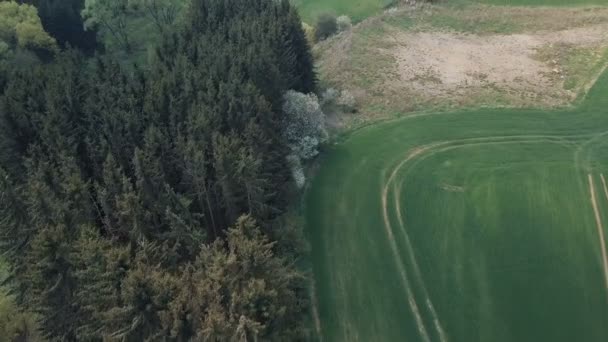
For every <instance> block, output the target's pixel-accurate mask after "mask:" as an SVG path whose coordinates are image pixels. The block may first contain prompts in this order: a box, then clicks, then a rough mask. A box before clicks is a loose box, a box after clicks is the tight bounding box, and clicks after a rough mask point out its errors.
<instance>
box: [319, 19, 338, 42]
mask: <svg viewBox="0 0 608 342" xmlns="http://www.w3.org/2000/svg"><path fill="white" fill-rule="evenodd" d="M336 32H338V23H337V21H336V17H335V16H334V15H333V14H328V13H325V14H321V15H320V16H319V18H318V19H317V24H316V25H315V38H316V40H317V41H322V40H325V39H327V38H329V37H331V36H333V35H334V34H336Z"/></svg>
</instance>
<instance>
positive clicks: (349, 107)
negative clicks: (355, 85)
mask: <svg viewBox="0 0 608 342" xmlns="http://www.w3.org/2000/svg"><path fill="white" fill-rule="evenodd" d="M336 103H337V104H338V105H339V106H341V107H342V108H343V109H344V111H348V112H354V111H355V107H356V106H357V101H356V100H355V96H354V95H353V94H352V93H351V92H350V91H348V90H342V93H341V94H340V97H339V98H338V100H337V101H336Z"/></svg>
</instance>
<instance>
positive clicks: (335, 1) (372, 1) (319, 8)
mask: <svg viewBox="0 0 608 342" xmlns="http://www.w3.org/2000/svg"><path fill="white" fill-rule="evenodd" d="M292 1H293V3H294V4H295V5H296V6H297V7H298V9H299V11H300V15H301V16H302V19H303V20H304V21H305V22H307V23H311V24H313V23H314V22H315V20H316V19H317V18H318V17H319V15H320V14H323V13H331V14H334V15H337V16H339V15H347V16H349V17H351V19H352V20H353V21H355V22H359V21H361V20H363V19H365V18H367V17H369V16H372V15H374V14H377V13H379V12H381V11H382V10H383V9H384V8H385V7H387V6H390V5H391V4H392V3H393V2H394V1H393V0H292Z"/></svg>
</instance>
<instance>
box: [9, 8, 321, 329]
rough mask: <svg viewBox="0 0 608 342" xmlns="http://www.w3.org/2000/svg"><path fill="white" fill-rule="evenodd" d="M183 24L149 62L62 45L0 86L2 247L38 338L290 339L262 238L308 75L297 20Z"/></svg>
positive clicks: (192, 17) (192, 20)
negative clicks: (296, 100) (288, 122)
mask: <svg viewBox="0 0 608 342" xmlns="http://www.w3.org/2000/svg"><path fill="white" fill-rule="evenodd" d="M98 1H100V0H98ZM89 8H90V7H89ZM183 18H184V19H183V21H182V22H181V23H180V24H179V25H177V26H171V27H170V28H168V29H167V32H164V33H163V35H162V37H163V39H162V41H161V43H160V44H159V46H158V47H157V48H155V49H154V54H153V56H152V58H151V61H150V63H149V66H148V68H147V70H146V71H143V70H141V69H139V68H137V67H133V68H124V67H122V66H121V65H120V64H119V63H118V61H116V60H115V59H113V58H112V57H97V58H94V59H88V58H87V57H85V56H84V55H83V54H81V53H79V52H77V51H66V52H63V53H59V54H58V55H57V58H56V60H55V61H53V62H52V63H49V64H45V65H42V64H40V65H37V66H35V67H32V68H28V69H26V70H14V71H12V72H11V74H10V76H9V78H8V83H7V85H6V87H5V91H4V94H3V95H2V96H1V97H0V193H1V194H2V196H0V242H1V243H0V247H1V249H2V251H3V252H4V254H5V255H6V257H7V258H8V261H9V262H10V264H11V267H12V272H13V275H14V278H15V282H16V288H17V293H18V296H17V297H18V299H19V303H20V304H21V305H23V307H24V308H26V309H27V310H30V311H32V312H34V313H36V314H37V315H38V317H39V318H40V320H39V323H40V326H41V329H42V332H43V333H44V335H45V336H46V337H47V338H49V339H54V340H63V341H82V340H92V341H100V340H102V339H108V338H119V339H122V340H125V341H146V340H148V341H151V340H174V341H188V340H192V339H194V340H224V339H234V340H250V339H251V340H254V339H257V338H261V339H274V340H293V339H297V338H299V337H301V336H302V333H303V330H302V329H301V328H302V326H301V322H302V321H303V320H304V316H305V313H306V303H307V299H306V296H307V294H306V291H305V286H304V285H305V284H304V282H303V276H302V275H301V274H300V272H298V271H297V270H296V269H295V268H294V266H293V262H292V260H289V259H287V257H283V256H282V255H280V254H278V252H277V250H276V246H277V245H276V242H271V241H272V239H275V238H276V237H278V236H281V235H282V233H281V230H282V229H289V227H285V226H284V225H283V223H282V222H285V221H284V220H282V219H281V217H282V215H283V214H284V213H285V212H286V210H287V207H288V205H289V195H290V189H292V188H293V187H294V185H293V180H292V179H291V176H290V170H289V165H288V164H289V163H288V161H287V156H288V154H289V147H288V142H287V141H286V139H285V138H284V136H285V135H284V134H283V133H282V131H281V130H282V127H283V123H284V121H283V112H282V108H283V94H284V93H285V92H286V91H287V90H290V89H293V90H295V91H299V92H303V93H309V92H311V91H313V90H314V89H315V86H316V79H315V75H314V72H313V64H312V57H311V54H310V51H309V47H308V43H307V41H306V37H305V35H304V32H303V31H302V26H301V22H300V19H299V16H298V14H297V12H296V11H295V9H294V8H293V7H292V6H291V5H290V3H289V2H288V1H286V0H285V1H280V2H277V1H271V0H256V1H250V0H193V1H192V4H191V6H189V7H188V10H187V12H186V13H184V16H183ZM279 242H280V241H279Z"/></svg>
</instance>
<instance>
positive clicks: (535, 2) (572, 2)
mask: <svg viewBox="0 0 608 342" xmlns="http://www.w3.org/2000/svg"><path fill="white" fill-rule="evenodd" d="M476 1H477V2H480V3H485V4H491V5H508V6H576V5H607V4H608V0H476Z"/></svg>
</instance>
